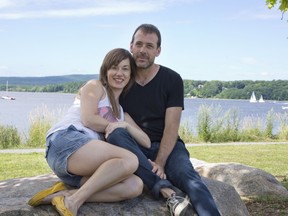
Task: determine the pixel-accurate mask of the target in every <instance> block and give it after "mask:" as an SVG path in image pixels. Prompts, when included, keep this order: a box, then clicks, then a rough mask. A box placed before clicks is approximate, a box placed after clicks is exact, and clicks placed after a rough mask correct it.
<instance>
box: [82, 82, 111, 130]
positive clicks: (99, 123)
mask: <svg viewBox="0 0 288 216" xmlns="http://www.w3.org/2000/svg"><path fill="white" fill-rule="evenodd" d="M78 97H79V99H80V112H81V113H80V115H81V121H82V124H83V125H84V126H85V127H87V128H90V129H91V130H94V131H96V132H99V133H104V132H105V128H106V127H107V125H108V124H109V122H108V121H107V120H106V119H104V118H102V117H101V116H100V115H98V103H99V101H100V100H101V99H103V98H104V97H105V92H104V90H103V86H102V84H101V83H100V81H98V80H89V81H88V82H87V83H86V84H85V85H84V86H83V87H82V88H81V89H80V91H79V95H78Z"/></svg>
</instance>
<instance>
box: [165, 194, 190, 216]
mask: <svg viewBox="0 0 288 216" xmlns="http://www.w3.org/2000/svg"><path fill="white" fill-rule="evenodd" d="M166 205H167V207H168V209H169V211H170V214H171V216H183V215H184V214H185V212H186V210H187V208H188V206H189V205H191V204H190V202H189V198H188V196H186V197H185V198H184V197H181V196H176V194H175V193H174V194H172V196H171V197H169V198H168V199H167V202H166Z"/></svg>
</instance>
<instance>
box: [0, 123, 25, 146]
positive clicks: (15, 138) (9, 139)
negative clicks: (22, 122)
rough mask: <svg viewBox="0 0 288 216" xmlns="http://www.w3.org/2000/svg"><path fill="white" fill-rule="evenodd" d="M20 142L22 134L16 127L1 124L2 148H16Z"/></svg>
mask: <svg viewBox="0 0 288 216" xmlns="http://www.w3.org/2000/svg"><path fill="white" fill-rule="evenodd" d="M20 144H21V139H20V135H19V133H18V131H17V129H16V128H15V127H13V126H7V127H4V126H1V125H0V148H2V149H7V148H15V147H18V146H19V145H20Z"/></svg>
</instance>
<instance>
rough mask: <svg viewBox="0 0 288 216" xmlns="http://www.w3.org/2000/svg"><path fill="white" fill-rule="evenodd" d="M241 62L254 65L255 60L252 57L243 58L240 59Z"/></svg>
mask: <svg viewBox="0 0 288 216" xmlns="http://www.w3.org/2000/svg"><path fill="white" fill-rule="evenodd" d="M241 62H242V63H244V64H248V65H254V64H256V63H257V60H256V59H255V58H253V57H243V58H241Z"/></svg>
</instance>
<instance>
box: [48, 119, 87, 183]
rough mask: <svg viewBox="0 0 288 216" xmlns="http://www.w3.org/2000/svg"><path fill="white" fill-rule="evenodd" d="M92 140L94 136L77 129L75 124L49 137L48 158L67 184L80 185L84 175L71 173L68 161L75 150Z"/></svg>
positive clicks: (53, 168) (54, 169)
mask: <svg viewBox="0 0 288 216" xmlns="http://www.w3.org/2000/svg"><path fill="white" fill-rule="evenodd" d="M91 140H92V138H90V137H89V136H87V134H84V133H83V132H81V131H79V130H77V129H76V128H75V127H74V126H73V125H71V126H70V127H68V128H67V129H64V130H59V131H56V132H55V133H53V134H51V135H50V136H49V137H47V139H46V142H47V146H48V147H47V151H46V160H47V162H48V164H49V166H50V168H51V169H52V170H53V171H54V173H55V174H56V175H57V176H58V177H59V178H60V179H61V180H62V181H63V182H64V183H65V184H68V185H70V186H72V187H78V188H79V187H80V181H81V178H82V177H83V176H78V175H73V174H71V173H69V172H68V170H67V166H68V164H67V161H68V158H69V157H70V156H71V155H72V154H73V153H74V152H76V151H77V150H78V149H79V148H80V147H82V146H83V145H85V144H86V143H88V142H89V141H91ZM83 160H84V159H83Z"/></svg>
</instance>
